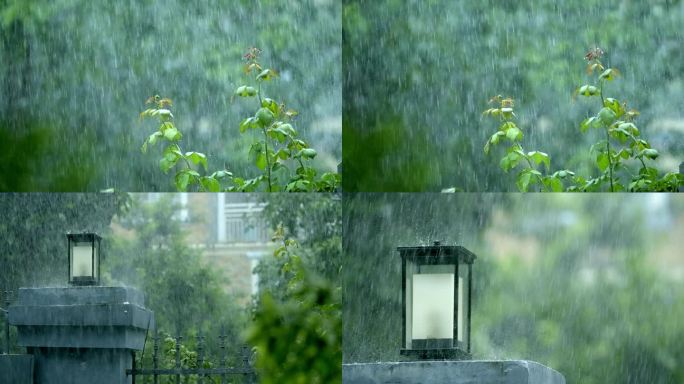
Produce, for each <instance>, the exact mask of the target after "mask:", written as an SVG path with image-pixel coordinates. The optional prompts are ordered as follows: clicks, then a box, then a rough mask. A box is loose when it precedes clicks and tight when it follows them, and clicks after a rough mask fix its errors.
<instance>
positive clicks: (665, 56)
mask: <svg viewBox="0 0 684 384" xmlns="http://www.w3.org/2000/svg"><path fill="white" fill-rule="evenodd" d="M683 17H684V2H681V1H677V0H657V1H648V2H645V1H629V0H613V1H600V0H589V1H580V0H568V1H547V0H533V1H440V0H438V1H422V0H409V1H373V2H364V1H355V0H349V1H345V2H344V10H343V42H342V44H343V58H342V60H343V98H344V106H343V116H344V121H343V144H344V158H343V163H344V167H345V168H344V169H345V174H346V176H347V177H346V180H345V182H344V184H345V188H344V189H345V190H346V191H359V192H370V191H387V192H391V191H407V192H410V191H440V190H443V189H450V188H451V190H455V191H471V192H478V191H489V192H497V191H501V192H506V191H518V190H523V189H527V188H521V187H520V186H519V185H518V183H517V181H518V180H519V178H518V174H519V173H521V172H523V171H524V170H525V169H529V168H531V169H535V170H536V171H538V172H540V173H542V174H543V176H544V177H545V178H546V176H552V175H553V174H554V173H555V172H559V171H563V170H570V171H571V172H573V173H574V175H572V174H569V173H567V172H566V173H562V174H560V175H556V176H555V177H554V178H555V179H557V180H547V179H545V181H544V185H543V186H542V183H541V181H539V180H537V178H536V177H533V178H532V182H533V183H534V184H530V185H524V186H525V187H528V186H529V190H533V191H539V190H554V191H556V190H565V189H568V187H571V186H576V187H577V188H579V189H586V190H594V191H608V190H620V189H621V188H622V187H624V190H657V189H658V188H655V187H654V186H653V187H654V188H643V186H640V185H637V184H634V185H632V184H630V183H631V182H632V181H633V180H634V179H635V178H637V179H638V178H639V175H638V173H639V169H640V168H642V166H641V164H640V163H639V161H638V159H637V158H635V156H636V157H638V155H639V154H640V153H641V154H645V155H646V158H644V163H645V165H644V167H643V168H653V170H649V171H648V172H653V173H656V172H657V174H658V177H659V178H663V177H665V176H666V175H667V174H668V173H673V174H676V173H677V172H680V171H679V164H680V163H682V161H684V147H683V146H682V143H683V142H684V118H683V115H682V108H681V100H682V99H684V86H683V84H684V83H683V79H682V74H684V67H683V65H684V64H682V63H684V56H682V55H683V53H682V48H681V47H682V46H683V44H682V43H683V42H684V38H683V35H682V30H681V28H680V24H681V20H682V18H683ZM596 48H599V49H600V52H602V55H600V57H599V58H598V59H600V61H601V63H602V64H601V65H602V66H596V67H594V68H593V69H594V71H593V74H589V73H587V69H588V68H587V67H588V65H590V64H592V63H593V61H592V60H588V59H593V58H596V57H595V56H591V55H589V52H591V51H593V50H595V49H596ZM604 67H605V69H602V68H604ZM610 68H613V69H616V70H618V71H612V72H608V73H607V74H605V75H604V78H603V80H605V81H603V83H604V84H603V96H602V97H605V98H606V100H607V99H608V98H612V99H615V100H616V101H618V104H614V105H613V106H614V108H615V110H616V111H617V112H616V113H617V114H618V116H619V119H618V122H622V121H623V120H624V121H625V122H629V121H632V120H630V119H631V115H629V114H628V113H626V114H624V116H623V110H622V109H620V108H619V107H620V106H621V105H623V104H622V103H623V102H626V103H627V104H626V109H625V111H624V112H628V111H630V110H632V109H634V111H638V112H639V113H640V115H639V116H638V117H635V118H634V119H633V123H634V124H635V125H636V127H638V129H639V134H640V136H638V137H637V139H639V138H641V139H644V140H646V141H647V142H648V143H649V147H650V149H655V150H656V151H658V152H657V153H656V152H653V151H646V152H645V153H642V152H641V151H643V150H644V149H647V148H646V146H644V147H639V148H637V150H635V149H634V148H629V146H628V141H623V139H625V140H627V137H626V136H625V137H621V136H620V135H621V133H620V132H618V131H619V130H616V129H613V128H617V127H618V125H619V123H618V122H616V124H615V126H614V127H609V129H610V130H611V132H610V135H611V137H610V141H611V145H612V151H613V152H612V154H613V157H612V158H611V160H612V164H610V168H611V172H613V173H615V175H611V177H612V178H614V179H615V180H617V179H618V178H621V179H622V180H623V181H622V182H621V184H622V186H619V185H617V184H618V183H617V182H615V180H613V183H612V184H613V185H609V183H608V182H607V181H606V182H605V183H604V180H598V181H596V182H593V183H590V181H591V180H592V179H596V178H599V177H600V176H603V175H604V173H605V177H606V178H607V177H608V172H607V170H606V168H608V165H605V164H604V162H607V159H608V158H607V157H605V158H604V157H601V158H599V156H600V154H601V153H602V151H604V147H605V142H604V140H605V135H606V133H605V132H604V131H605V129H604V128H606V127H602V126H601V125H600V124H596V123H598V122H597V121H594V123H595V124H594V125H593V126H592V127H591V128H589V129H588V130H587V131H586V132H583V131H584V129H582V128H581V126H582V123H583V121H585V120H586V119H587V118H589V117H591V116H595V115H597V113H598V112H599V110H600V109H601V107H602V105H601V104H602V100H601V98H600V97H599V96H600V95H599V92H592V94H591V95H589V94H586V95H584V94H582V93H581V92H578V91H579V90H580V88H581V87H582V86H583V85H590V84H596V85H598V83H599V82H600V81H599V80H598V79H597V78H598V76H599V75H600V74H603V72H604V71H605V70H607V69H610ZM613 74H614V75H615V76H612V75H613ZM585 89H586V88H585ZM497 95H501V96H502V98H510V99H512V102H513V105H512V106H511V107H513V108H514V110H513V111H512V112H513V113H514V114H515V116H510V118H511V120H512V121H513V122H514V123H515V124H516V125H517V127H518V128H519V129H520V130H521V131H522V134H521V135H520V137H518V138H516V136H518V133H517V131H515V132H516V133H515V134H513V132H510V135H509V136H508V137H506V135H504V136H503V137H499V138H501V142H500V143H498V145H492V148H491V151H490V153H489V154H488V155H485V153H484V152H485V151H484V146H485V144H486V143H487V141H488V140H489V139H490V137H492V135H493V134H495V133H497V131H498V130H500V128H499V127H500V126H501V123H502V122H503V120H504V117H505V116H500V115H497V116H494V118H491V117H489V116H483V115H482V113H483V112H484V111H485V110H487V109H489V108H497V107H499V103H498V101H495V102H492V103H488V101H489V100H490V99H491V98H492V97H494V96H497ZM606 105H607V106H608V103H606ZM608 113H609V114H610V112H608ZM613 120H614V119H611V121H605V122H606V123H610V122H612V121H613ZM624 127H629V128H630V129H631V126H629V125H627V126H624ZM502 132H504V133H506V132H507V131H506V130H502ZM633 132H634V133H635V134H636V131H633ZM502 135H503V134H502ZM513 138H516V140H513ZM509 140H510V141H509ZM516 144H520V145H521V146H522V151H521V153H524V154H526V155H527V154H528V153H530V152H542V153H543V154H545V155H547V156H548V159H549V160H550V161H549V162H550V164H549V165H550V166H547V165H545V164H544V163H545V162H546V159H545V158H544V157H543V156H542V155H541V154H533V155H532V156H530V157H531V158H530V161H531V162H532V163H534V164H528V163H527V162H526V161H525V160H522V159H521V157H522V155H521V156H518V154H515V153H514V154H513V156H516V159H514V160H515V161H518V160H519V163H518V164H517V167H516V166H515V164H510V162H509V163H508V164H506V165H507V166H510V165H513V168H514V169H512V170H508V171H505V170H504V169H502V168H504V164H503V161H502V158H503V157H504V156H505V155H506V154H507V153H510V152H515V149H518V148H517V147H516V148H513V145H516ZM623 146H624V147H625V148H628V149H627V151H629V150H635V151H636V152H635V153H632V154H630V156H629V157H628V156H627V153H626V152H620V151H621V148H623ZM637 146H638V145H637ZM509 148H511V149H509ZM615 154H619V155H623V156H624V158H622V159H620V158H619V157H620V156H619V155H618V156H615ZM642 157H643V156H642ZM656 157H657V158H656ZM622 165H624V166H625V167H622ZM604 171H606V172H604ZM570 176H573V177H570ZM574 176H582V178H583V179H580V180H577V179H576V178H575V177H574ZM674 177H676V176H670V178H671V180H670V181H672V182H673V185H676V184H677V182H675V181H674V180H672V179H673V178H674ZM522 178H523V180H522V181H523V183H522V184H526V183H525V181H526V180H525V178H529V176H522ZM651 178H652V179H655V176H652V177H651ZM559 182H560V183H562V186H561V185H559V184H558V183H559ZM637 183H638V182H637ZM679 183H680V184H681V183H682V180H681V179H680V180H679ZM598 184H600V185H598ZM670 189H674V190H676V188H674V186H673V187H671V188H670Z"/></svg>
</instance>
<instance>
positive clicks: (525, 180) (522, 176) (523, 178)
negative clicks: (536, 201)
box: [515, 170, 532, 192]
mask: <svg viewBox="0 0 684 384" xmlns="http://www.w3.org/2000/svg"><path fill="white" fill-rule="evenodd" d="M527 171H528V170H524V171H522V172H520V173H519V174H518V180H517V181H516V182H515V183H516V185H517V186H518V190H520V192H527V188H528V187H529V185H530V180H531V178H532V174H531V173H530V172H527Z"/></svg>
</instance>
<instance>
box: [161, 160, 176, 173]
mask: <svg viewBox="0 0 684 384" xmlns="http://www.w3.org/2000/svg"><path fill="white" fill-rule="evenodd" d="M177 161H178V158H173V159H171V158H169V157H167V156H164V157H162V158H161V159H160V160H159V168H160V169H161V170H162V172H164V173H167V172H169V169H171V168H173V166H174V165H176V162H177Z"/></svg>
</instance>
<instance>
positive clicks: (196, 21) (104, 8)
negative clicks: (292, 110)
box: [0, 0, 341, 191]
mask: <svg viewBox="0 0 684 384" xmlns="http://www.w3.org/2000/svg"><path fill="white" fill-rule="evenodd" d="M340 13H341V4H339V2H337V1H325V0H324V1H313V0H296V1H288V2H281V1H272V0H269V1H259V2H254V1H249V0H239V1H227V0H210V1H203V2H196V3H192V4H188V3H187V2H185V1H180V0H172V1H160V0H153V1H136V0H123V1H115V2H104V3H101V2H92V1H87V0H30V1H25V0H0V40H1V45H0V56H1V57H2V58H3V60H2V61H1V62H0V135H1V136H2V137H3V138H4V139H6V140H3V141H2V142H0V149H2V150H3V151H2V152H3V153H4V152H5V151H4V150H6V149H9V150H10V151H9V152H10V153H12V156H11V157H9V158H7V159H6V160H8V162H7V163H5V164H3V172H2V173H0V188H2V189H3V190H12V191H19V190H31V191H35V190H50V191H55V190H60V191H61V190H69V191H81V190H91V191H93V190H94V191H97V190H102V189H107V188H116V189H120V190H125V191H148V190H175V186H174V183H173V180H168V178H167V177H164V175H161V174H159V172H158V171H157V170H156V169H155V168H156V161H155V160H154V159H150V158H149V157H145V156H143V155H142V154H140V153H139V151H137V150H133V149H132V148H138V143H141V142H142V141H143V140H144V138H145V137H146V136H147V134H146V133H145V132H144V130H142V129H136V128H133V127H137V126H138V123H137V119H136V116H135V111H137V110H138V107H139V105H140V103H141V102H142V101H144V100H145V98H146V97H147V96H149V95H150V94H156V93H159V94H164V95H173V98H174V100H178V101H179V103H178V104H177V105H176V108H177V110H178V112H179V114H180V115H181V116H183V118H182V119H181V121H179V124H180V125H182V126H183V127H188V128H186V129H185V132H186V133H187V134H188V137H189V138H190V140H189V143H188V144H189V145H190V146H192V147H201V148H206V151H207V153H212V154H216V155H215V156H214V157H210V158H208V162H209V164H210V165H211V166H212V167H214V168H219V167H223V166H224V165H229V166H230V168H231V170H232V171H234V172H238V173H240V174H246V175H247V176H248V177H253V176H255V175H256V173H257V172H255V171H254V170H251V167H250V164H249V161H247V158H248V157H247V154H248V151H249V146H248V145H244V143H243V142H242V141H241V140H236V139H235V137H236V133H237V132H238V131H239V128H238V127H239V124H240V120H241V116H243V115H244V114H245V111H246V110H247V109H246V106H244V105H241V103H231V102H230V97H231V95H232V93H233V90H234V89H235V88H237V86H238V85H239V82H240V81H241V79H240V72H241V67H242V63H240V60H239V59H237V60H236V58H239V57H240V56H241V55H242V52H243V51H244V50H245V49H247V48H248V47H250V46H259V47H261V48H263V49H264V51H265V52H269V53H271V54H269V55H267V56H266V57H264V59H263V60H264V63H266V64H268V65H269V66H273V67H276V68H279V69H280V71H281V75H282V76H281V81H279V82H278V83H277V84H276V85H274V86H273V89H272V91H273V92H274V93H275V94H278V95H281V97H282V100H283V101H285V102H286V103H287V104H291V105H308V106H311V108H310V109H309V110H307V111H301V112H302V113H301V114H300V116H299V119H298V121H299V124H300V125H299V131H300V133H302V134H303V135H304V136H306V137H307V138H309V140H310V143H311V145H312V146H314V147H316V148H317V149H318V150H319V158H320V159H321V161H322V162H321V164H320V167H321V169H325V170H334V168H335V167H336V165H337V162H338V161H339V160H335V159H339V158H340V157H341V145H340V143H339V142H340V136H339V135H340V133H339V132H333V131H332V130H325V129H319V128H318V126H319V125H321V121H324V120H326V119H330V118H338V117H339V115H340V110H341V96H340V93H341V91H340V88H341V87H340V79H339V74H340V55H341V49H340V34H341V25H340V23H339V15H340ZM273 52H278V53H277V54H273ZM45 130H48V131H49V132H48V131H45ZM36 132H38V133H36ZM35 135H41V137H42V138H37V137H35ZM34 138H35V140H37V142H36V145H33V146H27V140H33V139H34ZM41 142H43V143H44V144H43V145H40V143H41ZM18 146H20V147H21V148H23V150H22V151H18V150H15V149H17V147H18ZM5 167H6V169H7V171H6V172H5V171H4V169H5ZM16 174H19V175H16Z"/></svg>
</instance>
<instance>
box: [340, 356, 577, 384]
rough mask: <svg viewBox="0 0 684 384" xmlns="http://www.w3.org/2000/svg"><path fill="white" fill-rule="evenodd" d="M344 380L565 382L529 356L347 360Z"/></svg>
mask: <svg viewBox="0 0 684 384" xmlns="http://www.w3.org/2000/svg"><path fill="white" fill-rule="evenodd" d="M342 382H343V383H344V384H390V383H391V384H409V383H410V384H416V383H425V384H476V383H486V384H565V378H564V377H563V375H561V374H560V373H558V372H556V371H554V370H553V369H551V368H549V367H546V366H544V365H541V364H539V363H535V362H533V361H525V360H503V361H502V360H492V361H477V360H467V361H411V362H397V363H361V364H343V365H342Z"/></svg>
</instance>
